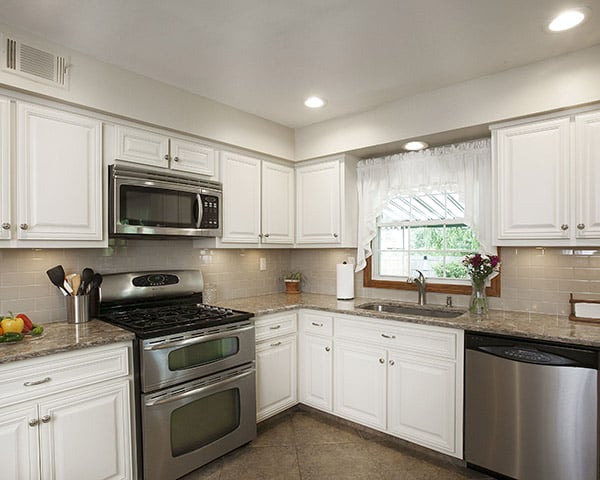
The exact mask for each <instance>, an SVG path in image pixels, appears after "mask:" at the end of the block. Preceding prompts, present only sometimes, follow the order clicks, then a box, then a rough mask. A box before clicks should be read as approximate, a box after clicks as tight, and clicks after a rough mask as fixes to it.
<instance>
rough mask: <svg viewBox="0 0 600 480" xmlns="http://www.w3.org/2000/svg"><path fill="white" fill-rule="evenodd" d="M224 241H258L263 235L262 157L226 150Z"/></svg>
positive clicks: (223, 167) (223, 159)
mask: <svg viewBox="0 0 600 480" xmlns="http://www.w3.org/2000/svg"><path fill="white" fill-rule="evenodd" d="M221 168H222V182H223V242H233V243H256V244H258V241H259V235H260V160H258V159H256V158H252V157H247V156H245V155H238V154H235V153H229V152H223V157H222V159H221Z"/></svg>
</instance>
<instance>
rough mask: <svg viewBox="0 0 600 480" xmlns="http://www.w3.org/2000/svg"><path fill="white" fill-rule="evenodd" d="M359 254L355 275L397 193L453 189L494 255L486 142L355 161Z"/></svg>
mask: <svg viewBox="0 0 600 480" xmlns="http://www.w3.org/2000/svg"><path fill="white" fill-rule="evenodd" d="M357 168H358V252H357V256H356V271H357V272H358V271H360V270H362V269H363V268H365V265H366V259H367V258H368V257H369V256H371V254H372V251H371V241H372V240H373V239H374V238H375V236H376V235H377V217H379V216H380V215H381V212H382V211H383V209H384V207H385V206H386V205H387V203H388V202H389V201H390V200H392V199H393V198H394V197H397V196H398V195H406V194H415V193H427V192H432V191H444V190H453V191H456V192H457V194H458V195H459V198H460V199H461V200H462V201H463V202H464V205H465V224H466V225H468V226H469V227H470V228H471V230H472V231H473V233H474V234H475V236H476V237H477V239H478V240H479V243H480V244H481V249H482V251H483V252H485V253H495V249H494V248H493V247H492V242H491V173H492V167H491V150H490V140H489V139H487V138H486V139H480V140H473V141H469V142H463V143H458V144H454V145H446V146H443V147H435V148H429V149H427V150H423V151H420V152H408V153H398V154H395V155H389V156H387V157H382V158H371V159H367V160H361V161H359V162H358V167H357Z"/></svg>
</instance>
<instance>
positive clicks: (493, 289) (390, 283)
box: [363, 249, 501, 297]
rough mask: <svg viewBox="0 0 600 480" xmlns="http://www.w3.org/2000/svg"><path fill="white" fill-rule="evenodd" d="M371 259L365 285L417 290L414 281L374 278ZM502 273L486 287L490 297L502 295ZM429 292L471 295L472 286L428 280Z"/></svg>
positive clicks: (366, 268) (364, 275)
mask: <svg viewBox="0 0 600 480" xmlns="http://www.w3.org/2000/svg"><path fill="white" fill-rule="evenodd" d="M498 256H500V249H498ZM371 259H372V257H369V258H367V266H366V267H365V269H364V271H363V287H368V288H388V289H393V290H413V291H416V290H417V286H416V285H415V284H414V283H408V282H406V281H394V280H375V279H373V278H372V274H371ZM500 275H501V274H498V275H496V276H495V277H494V278H493V279H492V281H491V282H490V286H489V287H487V288H486V289H485V293H486V294H487V296H488V297H499V296H500V284H501V282H500ZM427 292H432V293H448V294H454V295H471V286H470V285H459V284H450V283H435V282H434V281H428V282H427Z"/></svg>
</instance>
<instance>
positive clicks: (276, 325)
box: [254, 312, 296, 342]
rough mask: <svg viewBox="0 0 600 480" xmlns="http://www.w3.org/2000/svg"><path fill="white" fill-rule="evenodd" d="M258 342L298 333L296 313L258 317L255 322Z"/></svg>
mask: <svg viewBox="0 0 600 480" xmlns="http://www.w3.org/2000/svg"><path fill="white" fill-rule="evenodd" d="M254 327H255V333H256V341H257V342H259V341H261V340H265V339H267V338H273V337H279V336H282V335H289V334H290V333H296V312H293V313H276V314H273V315H264V316H260V317H257V318H256V320H255V322H254Z"/></svg>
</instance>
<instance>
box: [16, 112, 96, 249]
mask: <svg viewBox="0 0 600 480" xmlns="http://www.w3.org/2000/svg"><path fill="white" fill-rule="evenodd" d="M101 132H102V128H101V123H100V121H99V120H95V119H93V118H89V117H86V116H83V115H79V114H74V113H71V112H66V111H62V110H57V109H54V108H48V107H44V106H40V105H33V104H29V103H20V102H19V103H17V145H16V171H17V172H16V173H17V178H16V187H15V190H16V191H15V193H16V195H15V196H13V198H15V197H16V212H17V217H16V219H15V225H13V231H16V236H17V238H18V239H19V240H62V241H68V242H71V241H77V240H79V241H98V240H102V237H103V230H102V225H103V221H102V211H103V208H102V197H103V196H102V185H103V183H102V155H101V147H102V143H101ZM61 243H62V244H63V245H64V242H61ZM73 246H75V245H73Z"/></svg>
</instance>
